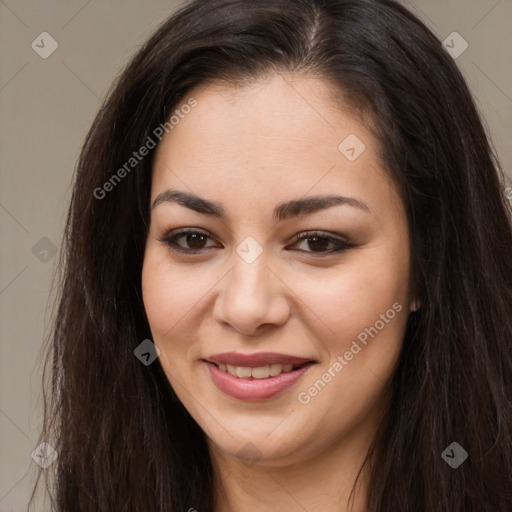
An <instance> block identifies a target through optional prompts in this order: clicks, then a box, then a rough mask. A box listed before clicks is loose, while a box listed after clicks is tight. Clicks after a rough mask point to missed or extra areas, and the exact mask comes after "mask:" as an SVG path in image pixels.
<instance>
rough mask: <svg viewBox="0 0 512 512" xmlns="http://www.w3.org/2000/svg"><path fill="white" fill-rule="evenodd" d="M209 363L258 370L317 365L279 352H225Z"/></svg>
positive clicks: (305, 359) (308, 360)
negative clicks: (274, 366)
mask: <svg viewBox="0 0 512 512" xmlns="http://www.w3.org/2000/svg"><path fill="white" fill-rule="evenodd" d="M206 361H207V362H210V363H215V364H217V365H218V364H230V365H232V366H248V367H250V368H258V367H259V366H266V365H267V364H269V365H270V364H283V365H284V364H293V365H299V364H304V363H309V362H312V363H315V362H316V361H314V360H313V359H308V358H305V357H297V356H292V355H288V354H278V353H277V352H257V353H255V354H239V353H236V352H224V353H222V354H215V355H213V356H210V357H208V358H207V359H206Z"/></svg>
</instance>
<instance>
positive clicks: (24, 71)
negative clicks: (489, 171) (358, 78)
mask: <svg viewBox="0 0 512 512" xmlns="http://www.w3.org/2000/svg"><path fill="white" fill-rule="evenodd" d="M403 3H404V4H405V5H406V6H407V7H409V8H410V10H411V11H412V12H413V13H415V14H416V15H418V16H419V17H420V18H421V19H422V20H423V21H424V22H425V23H426V24H427V25H428V26H429V27H430V28H431V29H432V30H433V31H434V32H435V33H436V35H437V36H438V37H439V39H440V40H441V41H444V40H448V41H451V40H453V41H454V42H453V43H450V45H451V46H455V50H457V51H458V52H460V51H462V49H464V48H465V45H466V43H467V48H466V49H465V51H463V52H462V53H461V54H460V55H459V56H457V58H456V62H457V64H458V65H459V67H460V69H461V70H462V72H463V74H464V76H465V77H466V79H467V81H468V84H469V86H470V88H471V90H472V92H473V94H474V97H475V98H476V102H477V105H478V108H479V110H480V112H481V114H482V116H483V118H484V120H485V123H486V126H487V129H488V132H489V133H490V136H491V138H492V140H493V141H494V144H495V147H496V150H497V153H498V155H499V157H500V159H501V162H502V166H503V168H504V170H505V171H506V172H507V173H508V176H509V178H512V172H511V170H512V144H511V142H510V141H511V140H512V66H511V58H510V49H511V48H512V31H511V30H510V27H511V26H512V1H510V0H460V1H457V0H415V1H414V2H413V1H409V0H404V1H403ZM177 5H178V3H177V2H173V1H164V0H149V1H142V0H129V1H128V0H124V1H121V0H104V1H101V0H53V1H46V0H3V1H2V0H0V34H1V35H0V43H1V44H0V132H1V143H0V155H1V156H0V169H1V181H0V236H1V262H0V263H1V267H0V308H1V323H0V325H1V338H0V343H1V356H0V447H1V458H0V461H1V462H0V512H22V511H24V510H26V503H27V500H28V495H29V492H30V491H31V488H32V484H33V478H34V475H35V469H36V463H35V462H34V461H33V460H32V458H31V453H32V452H33V450H34V449H35V448H36V446H37V439H38V434H39V429H40V424H41V406H40V400H41V391H40V388H41V367H40V364H39V361H40V357H41V354H40V349H41V346H42V341H43V339H44V337H45V336H46V335H47V334H48V328H49V321H50V306H51V302H50V301H49V290H50V284H51V279H52V275H53V273H54V271H55V264H56V262H57V259H58V253H57V251H58V249H59V247H60V245H61V239H62V231H63V225H64V218H65V213H66V208H67V205H68V201H69V199H70V185H71V180H72V175H73V170H74V167H75V164H76V160H77V157H78V154H79V151H80V147H81V145H82V143H83V140H84V137H85V134H86V133H87V130H88V129H89V127H90V125H91V122H92V120H93V118H94V115H95V113H96V112H97V109H98V107H99V105H100V103H101V101H102V99H103V98H104V96H105V93H106V91H107V89H108V87H109V85H110V84H111V82H112V81H113V79H114V77H115V76H116V75H117V74H118V73H119V71H120V70H121V69H122V68H123V67H124V66H125V65H126V63H127V62H128V60H129V58H130V56H131V55H133V53H134V52H136V51H137V50H138V48H139V47H140V45H141V44H142V43H143V42H144V40H145V39H146V38H147V36H148V35H149V34H150V33H151V32H152V31H153V30H154V29H155V27H156V26H157V25H159V24H160V23H161V22H162V21H163V20H164V19H165V18H166V17H167V16H168V15H170V14H171V13H172V11H173V10H174V9H175V8H176V7H177ZM44 32H46V33H47V34H43V35H41V34H42V33H44ZM453 32H457V34H458V35H455V36H454V35H453ZM449 37H451V38H452V39H447V38H449ZM454 37H455V39H453V38H454ZM41 39H43V42H41ZM464 41H465V42H466V43H465V42H464ZM56 45H58V47H57V48H56V49H55V51H53V53H51V55H46V54H45V52H46V53H49V52H51V50H52V49H54V47H55V46H56ZM43 57H46V58H43ZM510 186H512V185H511V184H510V182H508V183H506V184H504V188H505V187H510ZM511 197H512V194H511ZM36 510H38V511H43V510H49V508H48V507H47V506H44V505H43V504H42V503H39V504H38V506H37V509H36Z"/></svg>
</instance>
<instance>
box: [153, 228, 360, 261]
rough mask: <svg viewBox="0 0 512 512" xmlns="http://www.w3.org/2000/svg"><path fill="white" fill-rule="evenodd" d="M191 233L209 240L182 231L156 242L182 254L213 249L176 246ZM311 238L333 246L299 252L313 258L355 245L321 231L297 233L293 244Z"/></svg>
mask: <svg viewBox="0 0 512 512" xmlns="http://www.w3.org/2000/svg"><path fill="white" fill-rule="evenodd" d="M193 233H196V234H199V235H203V236H206V237H208V238H211V237H210V235H209V234H208V233H205V232H204V231H200V230H198V229H182V230H180V231H178V232H177V233H174V234H172V232H171V233H167V234H166V235H164V236H163V237H162V238H159V239H158V241H159V242H163V243H165V244H167V246H168V247H169V248H170V249H171V250H173V251H176V252H180V253H182V254H199V253H201V252H204V251H205V250H209V249H213V247H203V248H202V249H185V248H184V247H181V246H180V245H178V244H177V240H179V239H180V238H182V237H184V236H185V235H188V234H193ZM312 238H320V239H323V240H328V241H329V242H332V243H333V244H334V245H335V248H334V249H331V250H329V251H323V252H314V251H302V250H301V251H300V252H305V253H308V254H312V255H314V256H327V255H331V254H335V253H340V252H343V251H346V250H347V249H350V248H353V247H355V244H352V243H350V242H348V241H346V240H343V239H340V238H335V237H332V236H330V235H327V234H326V233H325V232H322V231H303V232H301V233H298V234H297V235H295V236H294V239H293V244H296V243H299V242H302V241H303V240H308V239H312Z"/></svg>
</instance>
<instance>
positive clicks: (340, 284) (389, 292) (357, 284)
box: [295, 251, 408, 355]
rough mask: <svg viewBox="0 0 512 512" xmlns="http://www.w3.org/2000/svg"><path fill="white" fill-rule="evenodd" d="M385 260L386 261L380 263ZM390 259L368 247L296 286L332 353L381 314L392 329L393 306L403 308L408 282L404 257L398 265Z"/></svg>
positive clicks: (341, 348) (388, 328)
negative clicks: (349, 260)
mask: <svg viewBox="0 0 512 512" xmlns="http://www.w3.org/2000/svg"><path fill="white" fill-rule="evenodd" d="M386 261H387V262H388V263H387V264H385V263H383V262H386ZM392 261H393V260H391V259H389V258H388V259H387V260H385V259H383V258H381V257H378V255H377V254H376V253H375V254H370V251H369V252H368V254H367V255H366V256H364V257H362V255H358V257H357V259H356V258H354V260H353V261H352V262H346V263H345V264H344V265H340V266H339V267H337V268H336V269H333V270H332V272H328V273H325V275H323V276H322V278H321V279H319V280H315V281H313V280H302V284H300V285H297V288H295V291H296V293H297V295H298V296H299V297H301V298H302V299H303V302H304V303H305V305H306V306H307V308H308V309H309V310H310V311H311V313H310V314H309V315H308V316H310V317H311V320H312V322H314V323H315V324H318V325H319V330H318V333H323V335H322V338H323V340H325V342H326V345H328V347H327V348H328V349H329V352H331V355H334V354H333V353H334V352H335V353H336V354H337V353H339V351H340V350H344V349H345V346H346V345H347V344H348V345H350V343H351V341H352V340H354V339H356V338H357V336H358V335H359V334H360V333H361V332H365V329H366V328H369V327H371V326H374V325H375V323H376V322H377V321H379V320H380V319H381V315H384V316H385V317H386V318H385V320H387V319H389V317H391V319H392V320H391V321H390V322H389V323H388V322H386V329H385V330H386V331H387V332H389V331H391V330H392V329H391V328H390V327H391V326H392V324H393V323H395V322H393V319H394V318H395V313H396V311H395V310H396V309H398V306H396V307H395V310H394V309H393V307H392V306H393V304H395V303H397V302H398V303H399V304H400V305H401V306H402V308H400V309H404V303H405V300H406V297H407V282H408V269H407V261H406V260H405V259H404V261H403V262H401V263H400V264H399V265H397V264H395V263H390V262H392ZM389 310H391V311H389ZM388 311H389V313H387V312H388ZM312 315H313V316H314V317H315V318H316V320H314V319H313V316H312ZM378 327H381V322H380V321H379V324H378ZM397 327H399V326H397ZM327 340H329V341H328V342H327Z"/></svg>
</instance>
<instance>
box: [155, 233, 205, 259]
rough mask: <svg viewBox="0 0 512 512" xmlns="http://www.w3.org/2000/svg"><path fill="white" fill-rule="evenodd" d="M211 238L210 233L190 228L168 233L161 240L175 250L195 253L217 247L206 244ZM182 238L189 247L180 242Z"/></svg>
mask: <svg viewBox="0 0 512 512" xmlns="http://www.w3.org/2000/svg"><path fill="white" fill-rule="evenodd" d="M209 238H210V235H208V233H205V232H203V231H198V230H197V229H193V228H190V229H182V230H180V231H178V232H176V233H172V232H171V233H168V234H166V235H165V236H164V237H162V238H160V239H159V241H160V242H164V243H166V244H167V245H168V246H169V247H170V248H171V249H172V250H174V251H178V252H184V253H189V254H193V253H197V252H199V251H202V250H204V249H208V248H211V247H215V246H214V245H213V246H212V245H209V246H208V245H205V243H206V241H207V240H208V239H209ZM181 239H183V241H184V243H185V244H186V245H187V246H188V247H184V246H183V245H182V244H180V243H178V240H181Z"/></svg>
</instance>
